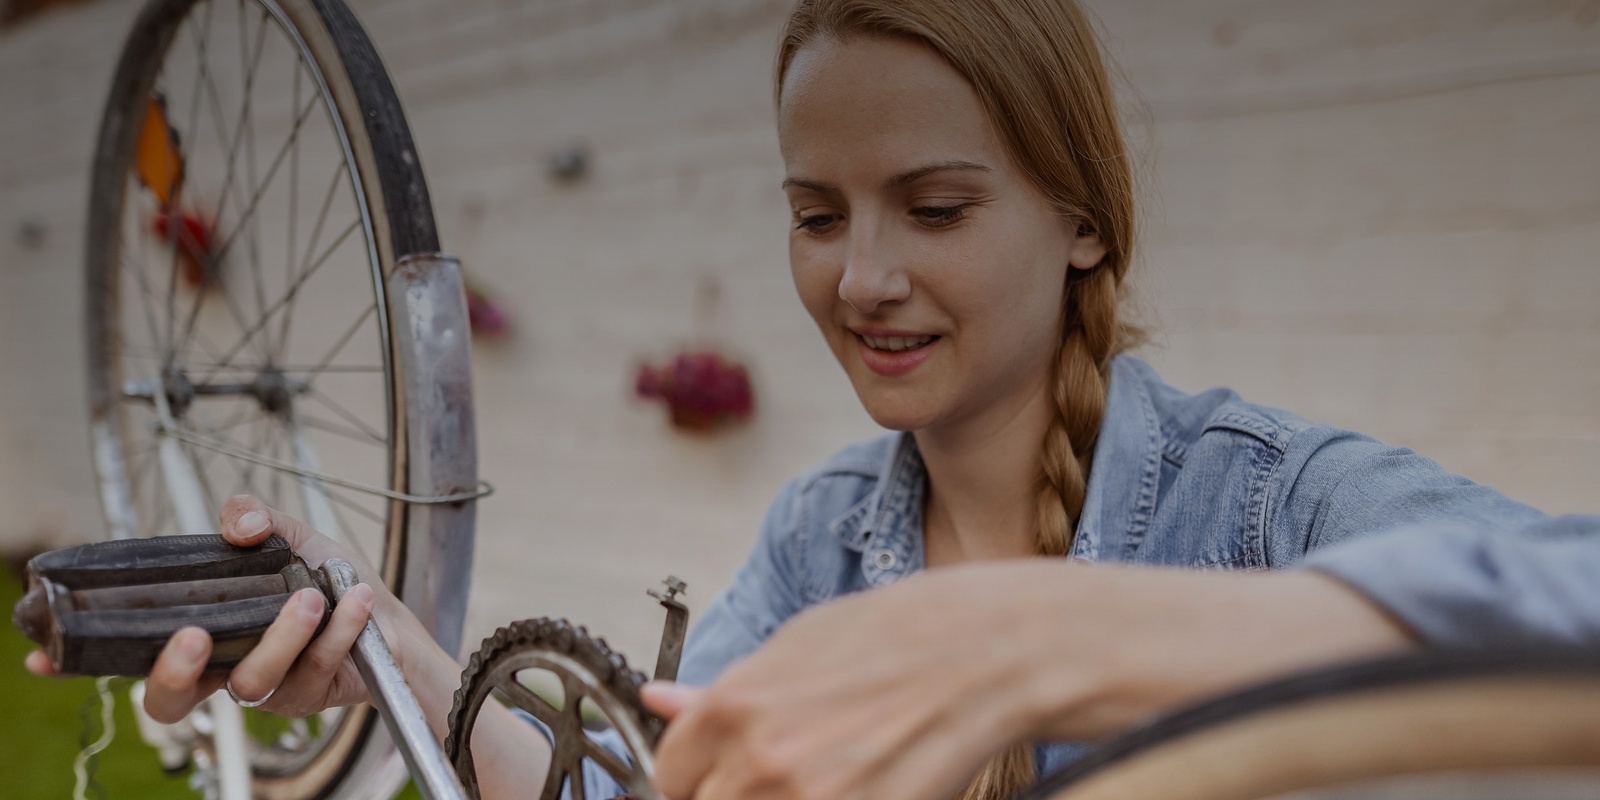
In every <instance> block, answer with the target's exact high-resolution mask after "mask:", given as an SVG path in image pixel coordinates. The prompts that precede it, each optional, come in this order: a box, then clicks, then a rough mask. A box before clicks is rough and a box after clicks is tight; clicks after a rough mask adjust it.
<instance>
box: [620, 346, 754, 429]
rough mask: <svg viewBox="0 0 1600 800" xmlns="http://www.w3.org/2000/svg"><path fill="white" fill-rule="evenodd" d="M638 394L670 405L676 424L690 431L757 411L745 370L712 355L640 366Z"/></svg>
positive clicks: (681, 356)
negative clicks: (655, 365)
mask: <svg viewBox="0 0 1600 800" xmlns="http://www.w3.org/2000/svg"><path fill="white" fill-rule="evenodd" d="M634 393H635V394H637V395H638V396H639V397H641V398H643V399H646V400H660V401H662V402H664V403H666V404H667V409H668V411H670V412H671V415H672V424H673V425H675V426H677V427H679V428H685V429H689V430H709V429H711V428H713V427H715V426H717V425H719V424H723V423H729V422H738V421H741V420H744V419H748V418H749V417H750V415H751V414H752V413H753V412H754V411H755V395H754V392H753V391H752V390H751V388H750V376H749V375H748V374H747V373H746V372H745V369H744V367H743V366H741V365H740V364H737V363H735V362H733V361H731V360H728V359H725V358H723V357H722V356H720V355H718V354H716V353H711V352H698V353H681V354H679V355H678V356H676V357H674V358H673V359H672V360H671V361H670V362H668V363H667V364H666V365H665V366H663V367H652V366H649V365H645V366H642V367H640V368H639V374H638V376H637V377H636V378H635V379H634Z"/></svg>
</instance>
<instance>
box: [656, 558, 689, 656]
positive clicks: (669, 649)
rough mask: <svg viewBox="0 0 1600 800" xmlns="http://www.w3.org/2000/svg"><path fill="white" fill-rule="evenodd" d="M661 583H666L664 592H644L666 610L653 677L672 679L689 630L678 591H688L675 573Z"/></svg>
mask: <svg viewBox="0 0 1600 800" xmlns="http://www.w3.org/2000/svg"><path fill="white" fill-rule="evenodd" d="M662 583H663V584H666V587H667V590H666V592H664V593H663V592H662V591H661V590H659V589H647V590H646V591H645V594H648V595H650V596H651V597H654V598H655V599H656V600H657V602H659V603H661V607H662V608H665V609H666V610H667V621H666V624H665V626H663V628H662V630H661V649H660V651H658V652H657V653H656V672H655V679H656V680H658V681H673V680H677V679H678V662H679V661H680V660H681V659H682V658H683V639H684V635H685V634H686V633H688V631H689V607H688V606H685V605H684V604H683V603H682V601H680V600H678V593H679V592H686V591H688V589H689V584H687V583H684V582H683V579H682V578H679V577H678V576H676V575H668V576H667V578H666V580H664V581H662Z"/></svg>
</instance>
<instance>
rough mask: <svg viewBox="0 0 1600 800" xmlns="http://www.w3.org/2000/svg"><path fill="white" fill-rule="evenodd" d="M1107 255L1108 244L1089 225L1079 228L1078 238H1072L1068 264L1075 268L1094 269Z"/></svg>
mask: <svg viewBox="0 0 1600 800" xmlns="http://www.w3.org/2000/svg"><path fill="white" fill-rule="evenodd" d="M1105 257H1106V246H1105V244H1104V243H1103V242H1101V241H1100V236H1099V234H1096V233H1095V232H1094V230H1093V229H1092V228H1089V227H1088V226H1084V227H1082V228H1079V229H1078V236H1077V238H1075V239H1073V240H1072V251H1071V252H1070V253H1068V254H1067V264H1068V265H1069V266H1071V267H1072V268H1073V269H1084V270H1088V269H1094V268H1095V267H1096V266H1098V265H1099V264H1100V262H1101V261H1102V260H1104V259H1105Z"/></svg>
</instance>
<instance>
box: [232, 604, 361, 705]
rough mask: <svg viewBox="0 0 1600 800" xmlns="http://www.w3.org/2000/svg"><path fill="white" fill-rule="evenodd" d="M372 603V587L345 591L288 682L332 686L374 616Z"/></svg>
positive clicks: (299, 684)
mask: <svg viewBox="0 0 1600 800" xmlns="http://www.w3.org/2000/svg"><path fill="white" fill-rule="evenodd" d="M372 603H373V599H372V587H371V586H368V585H367V584H365V583H358V584H356V585H355V586H352V587H350V591H348V592H345V594H344V597H343V598H342V599H340V600H339V604H338V605H337V606H334V609H333V616H332V617H331V618H330V619H329V620H328V626H327V627H326V628H323V629H322V635H321V636H318V637H317V640H316V641H314V642H312V643H311V645H310V646H309V647H307V648H306V650H305V652H304V653H302V654H301V655H300V660H299V661H298V662H296V663H295V666H294V670H293V671H292V673H291V674H290V676H289V682H291V683H293V684H294V685H295V686H313V687H315V686H320V687H324V688H325V687H327V686H329V685H331V684H332V682H333V677H334V674H335V673H337V672H338V670H339V665H340V664H343V663H344V659H345V657H346V656H348V655H349V654H350V648H351V647H354V646H355V643H356V637H358V636H360V635H361V631H362V629H364V628H366V626H367V619H368V618H369V617H370V616H371V615H372ZM234 688H235V689H237V688H238V684H234ZM336 699H338V700H342V698H336Z"/></svg>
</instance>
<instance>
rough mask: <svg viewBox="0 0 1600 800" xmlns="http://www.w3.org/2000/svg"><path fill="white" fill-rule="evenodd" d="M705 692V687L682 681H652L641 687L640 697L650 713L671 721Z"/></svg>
mask: <svg viewBox="0 0 1600 800" xmlns="http://www.w3.org/2000/svg"><path fill="white" fill-rule="evenodd" d="M704 693H705V690H704V689H696V688H694V687H693V686H684V685H683V684H681V683H673V682H672V681H651V682H649V683H647V684H645V685H644V686H642V687H640V689H639V699H640V700H642V701H644V706H645V708H648V709H650V713H652V714H655V715H656V716H658V717H660V718H662V719H665V720H669V721H670V720H671V719H672V718H673V717H676V716H678V714H680V713H682V712H683V710H684V709H685V708H688V707H689V706H691V705H694V703H695V701H697V700H699V699H700V695H702V694H704Z"/></svg>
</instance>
